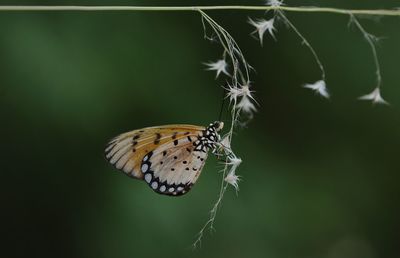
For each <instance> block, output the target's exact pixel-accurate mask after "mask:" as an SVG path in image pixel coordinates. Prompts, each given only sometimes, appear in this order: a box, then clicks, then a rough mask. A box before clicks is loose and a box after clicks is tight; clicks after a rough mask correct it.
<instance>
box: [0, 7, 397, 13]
mask: <svg viewBox="0 0 400 258" xmlns="http://www.w3.org/2000/svg"><path fill="white" fill-rule="evenodd" d="M199 10H203V11H206V10H249V11H250V10H253V11H268V10H281V11H288V12H319V13H321V12H323V13H337V14H346V15H349V14H353V15H359V14H365V15H379V16H400V9H374V10H367V9H340V8H330V7H314V6H298V7H294V6H293V7H291V6H251V5H225V6H70V5H65V6H46V5H42V6H40V5H36V6H32V5H26V6H22V5H21V6H16V5H3V6H0V11H17V12H22V11H199Z"/></svg>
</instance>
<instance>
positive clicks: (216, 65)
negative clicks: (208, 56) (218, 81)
mask: <svg viewBox="0 0 400 258" xmlns="http://www.w3.org/2000/svg"><path fill="white" fill-rule="evenodd" d="M204 64H205V65H206V66H207V70H209V71H217V75H216V77H215V78H218V76H219V75H220V74H221V72H222V73H224V74H226V75H228V76H230V74H229V73H228V71H227V68H228V63H227V62H226V61H225V60H224V59H220V60H217V61H216V62H208V63H204Z"/></svg>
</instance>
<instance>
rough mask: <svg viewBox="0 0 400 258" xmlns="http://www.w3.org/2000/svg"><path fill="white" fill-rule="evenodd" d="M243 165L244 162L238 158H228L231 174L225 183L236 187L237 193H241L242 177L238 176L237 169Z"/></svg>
mask: <svg viewBox="0 0 400 258" xmlns="http://www.w3.org/2000/svg"><path fill="white" fill-rule="evenodd" d="M240 163H242V160H241V159H240V158H238V157H236V156H234V157H228V161H227V163H226V164H227V165H228V166H230V169H229V172H228V174H227V175H226V177H225V179H224V180H225V181H226V182H227V183H228V184H230V185H232V186H233V187H235V190H236V191H239V181H240V177H239V176H238V175H236V169H237V167H238V166H239V165H240Z"/></svg>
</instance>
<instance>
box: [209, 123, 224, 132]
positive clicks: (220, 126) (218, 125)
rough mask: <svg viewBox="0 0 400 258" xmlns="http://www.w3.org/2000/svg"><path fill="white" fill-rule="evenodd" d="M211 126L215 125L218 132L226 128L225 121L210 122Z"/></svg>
mask: <svg viewBox="0 0 400 258" xmlns="http://www.w3.org/2000/svg"><path fill="white" fill-rule="evenodd" d="M210 127H213V128H214V130H215V131H216V132H219V131H221V130H222V128H224V122H221V121H215V122H214V123H212V124H210Z"/></svg>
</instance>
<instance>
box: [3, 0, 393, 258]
mask: <svg viewBox="0 0 400 258" xmlns="http://www.w3.org/2000/svg"><path fill="white" fill-rule="evenodd" d="M0 3H1V4H2V5H6V4H30V5H32V4H37V5H39V4H53V5H54V4H57V5H61V4H79V5H84V4H90V5H94V4H99V5H100V4H101V5H106V4H112V5H118V4H120V5H190V4H198V5H207V4H209V5H219V4H241V3H247V4H253V5H257V4H261V3H262V2H258V1H253V2H250V1H234V0H232V1H187V0H185V1H184V0H181V1H161V0H159V1H100V0H99V1H75V2H72V1H0ZM287 4H288V5H318V6H321V5H324V6H334V7H342V8H376V9H377V8H393V7H396V6H399V3H398V1H380V0H379V1H378V0H375V1H366V0H365V1H358V0H351V1H350V0H341V1H330V2H326V1H317V0H314V1H302V2H299V1H290V2H289V1H287ZM208 14H209V15H211V16H212V17H213V18H215V19H216V20H217V21H219V22H220V23H221V24H222V25H223V26H225V28H226V29H228V30H229V31H230V32H231V33H232V35H233V36H234V37H235V39H236V40H237V42H238V43H239V45H240V46H241V48H242V50H243V52H244V54H245V56H246V57H247V58H248V61H249V62H250V63H251V64H252V65H253V66H254V67H255V69H256V70H257V73H255V74H253V75H252V79H253V81H254V90H255V91H256V98H257V101H258V102H259V103H260V106H259V112H258V113H257V114H256V116H255V119H254V120H253V121H252V122H251V123H250V124H249V125H248V127H247V128H246V129H244V130H239V131H238V132H237V135H236V137H235V138H234V141H233V148H234V150H235V152H236V153H237V154H238V155H239V156H240V157H241V158H242V159H243V164H242V166H241V167H240V168H239V169H238V173H239V174H240V175H241V176H242V178H243V181H242V182H241V184H240V192H239V195H238V196H236V194H235V192H234V190H233V189H232V188H230V189H229V190H228V192H227V194H226V196H225V199H224V202H223V204H222V207H221V209H220V212H219V213H218V217H217V221H216V224H215V227H216V232H214V233H212V234H209V233H208V232H207V234H205V237H204V239H203V242H202V248H200V249H198V250H194V251H193V250H191V248H190V246H191V244H192V243H193V241H194V240H195V236H196V233H197V232H198V230H199V229H200V228H201V226H202V225H203V224H204V222H205V221H206V220H207V219H208V215H209V214H208V212H209V210H210V209H211V207H212V205H213V203H214V202H215V200H216V198H217V196H218V192H219V184H220V180H221V174H219V173H218V171H219V170H220V169H221V165H219V164H218V161H217V160H216V159H215V158H214V157H211V158H209V160H208V162H207V165H206V167H205V169H204V171H203V174H202V176H201V178H200V180H199V181H198V184H197V185H196V186H195V187H194V189H193V190H192V191H191V192H190V193H189V194H187V195H185V196H183V197H180V198H169V197H166V196H161V195H158V194H155V193H154V192H153V191H152V190H151V189H150V188H149V187H148V186H147V185H146V184H144V183H142V182H140V181H137V180H132V179H129V178H128V177H126V176H124V175H123V174H122V173H120V172H118V171H116V170H114V169H113V168H112V167H111V166H109V165H108V164H107V162H106V161H105V160H104V159H103V147H104V145H105V143H106V142H107V140H108V139H109V138H111V137H113V136H115V135H116V134H118V133H121V132H124V131H128V130H131V129H136V128H141V127H146V126H151V125H162V124H169V123H190V124H197V125H206V124H208V123H209V122H211V121H214V120H215V119H217V117H218V113H219V108H220V105H221V88H220V87H219V86H220V85H222V84H223V83H224V80H215V79H214V77H215V74H214V73H211V72H206V71H204V68H205V67H204V65H203V64H202V62H207V61H213V60H216V59H218V58H220V57H221V48H220V46H218V45H217V44H212V43H210V42H208V41H205V40H204V39H203V31H202V25H201V20H200V17H199V15H198V14H197V13H192V12H96V13H79V12H47V13H45V12H36V13H33V12H32V13H7V12H1V13H0V118H1V120H0V121H1V122H0V123H1V126H0V132H1V136H2V140H1V148H0V161H1V166H0V170H1V189H2V193H1V195H0V196H1V197H0V198H1V201H2V209H1V211H2V212H1V217H2V219H1V221H2V225H1V228H2V230H1V233H2V235H3V238H5V239H4V240H3V241H2V248H1V251H0V252H1V254H0V256H1V257H35V256H39V257H100V258H101V257H116V258H120V257H121V258H122V257H232V258H234V257H271V258H285V257H287V258H289V257H290V258H300V257H307V258H314V257H315V258H358V257H360V258H372V257H390V258H394V257H399V255H400V254H399V239H400V223H399V218H400V216H399V215H400V214H399V213H400V212H399V196H400V190H399V178H400V177H399V171H400V165H399V146H400V130H399V129H400V116H399V114H400V109H399V107H400V87H399V86H400V85H399V60H400V51H399V46H400V34H399V25H400V19H399V18H382V19H379V20H378V21H377V20H371V19H360V22H361V23H362V24H363V25H364V26H365V28H366V29H367V30H368V31H369V32H371V33H373V34H375V35H377V36H381V37H383V39H382V41H380V43H379V46H378V54H379V57H380V61H381V65H382V75H383V88H382V94H383V96H384V98H385V99H386V100H387V101H389V102H390V103H391V104H392V105H391V106H373V105H372V104H371V103H369V102H360V101H356V98H357V97H358V96H360V95H362V94H366V93H369V92H370V91H372V89H373V88H374V85H375V77H374V76H375V75H374V64H373V59H372V56H371V50H370V48H369V46H368V44H367V43H366V41H365V40H364V39H363V37H362V35H361V34H360V33H359V31H357V30H356V29H355V28H354V27H350V28H348V27H347V22H348V17H346V16H343V15H334V14H304V13H287V15H288V17H289V19H291V21H292V22H293V23H294V24H295V25H296V26H297V27H298V28H299V30H300V31H302V32H303V33H304V35H305V36H306V37H307V38H308V39H309V40H310V42H311V43H312V45H313V46H314V47H315V49H316V51H317V52H318V54H319V55H320V58H321V60H322V62H323V63H324V65H325V68H326V70H327V84H328V87H329V89H330V91H331V94H332V100H330V101H326V100H324V99H322V98H320V97H318V96H315V95H314V94H313V93H312V92H310V91H308V90H305V89H302V88H301V87H300V86H301V85H302V84H303V83H309V82H314V81H316V80H318V79H319V76H320V75H319V71H318V68H317V66H316V64H315V62H314V61H313V59H312V56H311V54H310V52H309V51H308V50H307V49H306V48H305V47H303V46H302V45H301V44H300V41H299V39H298V38H297V37H296V35H295V34H294V33H293V32H292V31H290V30H287V29H286V28H285V26H283V25H279V26H278V31H277V33H276V35H277V38H278V41H277V42H275V41H273V40H272V39H271V38H269V37H268V38H266V40H265V42H264V47H263V48H261V47H260V46H259V42H258V41H256V40H254V39H253V38H251V37H250V36H249V33H250V32H251V31H252V30H253V28H252V27H251V26H250V25H248V24H247V23H246V20H247V17H248V16H250V17H253V18H256V17H262V16H264V15H265V14H264V13H263V12H254V11H252V12H251V11H249V12H246V11H212V12H211V11H210V12H208ZM266 16H267V17H270V16H271V14H267V15H266ZM225 119H226V120H225V121H227V119H228V116H227V113H226V112H225Z"/></svg>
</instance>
